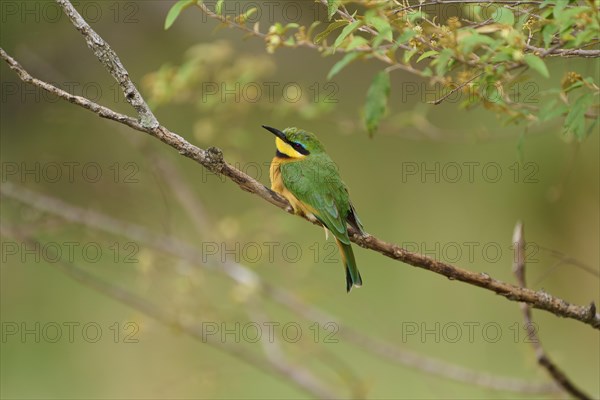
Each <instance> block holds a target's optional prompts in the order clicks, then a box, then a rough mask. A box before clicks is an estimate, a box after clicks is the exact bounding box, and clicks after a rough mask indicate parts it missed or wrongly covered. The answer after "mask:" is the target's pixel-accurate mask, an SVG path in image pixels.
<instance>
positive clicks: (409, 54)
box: [402, 47, 419, 64]
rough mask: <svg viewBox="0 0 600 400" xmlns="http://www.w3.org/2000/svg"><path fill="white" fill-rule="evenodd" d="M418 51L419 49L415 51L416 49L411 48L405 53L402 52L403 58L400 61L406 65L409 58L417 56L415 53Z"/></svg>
mask: <svg viewBox="0 0 600 400" xmlns="http://www.w3.org/2000/svg"><path fill="white" fill-rule="evenodd" d="M418 51H419V49H417V48H416V47H413V48H412V49H410V50H408V51H405V52H404V56H403V57H402V60H403V61H404V64H408V62H409V61H410V59H411V58H413V56H414V55H415V54H417V52H418Z"/></svg>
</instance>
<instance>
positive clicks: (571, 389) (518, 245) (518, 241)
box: [512, 221, 591, 400]
mask: <svg viewBox="0 0 600 400" xmlns="http://www.w3.org/2000/svg"><path fill="white" fill-rule="evenodd" d="M513 243H514V244H515V257H514V263H513V268H512V269H513V273H514V274H515V277H516V278H517V282H518V283H519V286H521V287H523V288H524V287H526V286H527V284H526V281H525V265H526V262H527V260H526V259H525V234H524V229H523V223H522V222H520V221H519V222H517V225H516V226H515V231H514V234H513ZM519 306H520V307H521V311H522V312H523V317H524V319H525V326H526V328H527V338H528V339H529V342H530V343H531V345H532V346H533V349H534V350H535V356H536V358H537V362H538V364H540V366H542V367H543V368H544V369H545V370H546V371H547V372H548V374H549V375H550V376H551V377H552V379H553V380H554V381H555V382H556V383H557V384H558V385H559V386H560V387H561V388H563V389H564V390H565V391H566V392H567V393H569V394H571V395H572V396H574V397H576V398H578V399H582V400H588V399H591V397H590V396H588V395H587V394H586V393H584V392H583V391H582V390H581V389H579V388H578V387H577V386H575V384H574V383H573V382H572V381H571V380H570V379H569V378H568V377H567V375H566V374H565V373H564V372H563V371H562V370H561V369H560V368H559V367H558V366H557V365H556V364H555V363H554V362H552V360H551V359H550V357H549V356H548V354H546V351H545V350H544V347H543V346H542V344H541V343H540V338H539V336H538V334H537V329H536V328H535V325H534V324H533V319H532V317H531V307H529V304H526V303H520V304H519Z"/></svg>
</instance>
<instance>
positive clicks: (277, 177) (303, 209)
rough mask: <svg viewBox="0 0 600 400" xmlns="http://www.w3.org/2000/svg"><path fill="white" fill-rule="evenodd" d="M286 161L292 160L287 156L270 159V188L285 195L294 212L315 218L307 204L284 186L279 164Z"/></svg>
mask: <svg viewBox="0 0 600 400" xmlns="http://www.w3.org/2000/svg"><path fill="white" fill-rule="evenodd" d="M288 162H294V161H293V160H292V159H289V158H281V157H277V156H275V157H274V158H273V160H272V161H271V167H270V169H269V177H270V178H271V190H272V191H274V192H276V193H279V194H280V195H282V196H283V197H285V199H286V200H287V201H289V202H290V204H291V206H292V208H293V209H294V212H295V213H296V214H301V215H305V216H306V217H307V218H309V219H311V220H316V218H315V216H314V215H313V210H311V209H310V207H309V206H308V205H306V204H304V203H302V202H301V201H300V200H298V198H297V197H296V196H294V194H293V193H292V192H290V191H289V190H288V188H287V187H286V186H285V183H284V181H283V177H282V176H281V166H282V165H283V164H286V163H288Z"/></svg>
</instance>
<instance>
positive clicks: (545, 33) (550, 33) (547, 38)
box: [542, 24, 558, 48]
mask: <svg viewBox="0 0 600 400" xmlns="http://www.w3.org/2000/svg"><path fill="white" fill-rule="evenodd" d="M556 32H558V27H557V26H556V25H554V24H548V25H545V26H544V27H543V28H542V38H543V39H544V46H545V47H546V48H548V47H550V43H551V42H552V38H553V37H554V34H555V33H556Z"/></svg>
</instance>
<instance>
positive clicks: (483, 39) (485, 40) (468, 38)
mask: <svg viewBox="0 0 600 400" xmlns="http://www.w3.org/2000/svg"><path fill="white" fill-rule="evenodd" d="M495 43H496V41H495V40H494V39H492V38H491V37H489V36H486V35H480V34H479V33H477V32H475V31H472V32H471V34H470V35H465V36H464V37H463V38H461V39H460V41H459V45H460V50H461V52H463V53H464V54H469V53H471V52H473V49H475V48H476V47H478V46H480V45H484V44H485V45H488V46H490V47H492V46H493V45H494V44H495Z"/></svg>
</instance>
